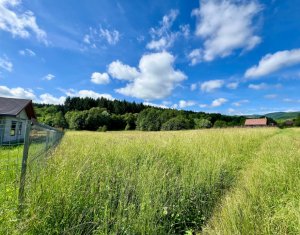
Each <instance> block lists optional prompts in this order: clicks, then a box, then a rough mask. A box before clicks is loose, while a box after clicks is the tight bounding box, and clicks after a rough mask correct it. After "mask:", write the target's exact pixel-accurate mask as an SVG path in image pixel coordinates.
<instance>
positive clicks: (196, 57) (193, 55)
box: [188, 49, 203, 65]
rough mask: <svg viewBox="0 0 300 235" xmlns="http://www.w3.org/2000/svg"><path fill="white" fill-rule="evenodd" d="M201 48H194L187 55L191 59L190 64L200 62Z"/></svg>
mask: <svg viewBox="0 0 300 235" xmlns="http://www.w3.org/2000/svg"><path fill="white" fill-rule="evenodd" d="M202 56H203V53H202V50H201V49H194V50H192V51H191V52H190V54H189V55H188V58H189V60H190V61H191V65H195V64H198V63H200V62H201V60H202Z"/></svg>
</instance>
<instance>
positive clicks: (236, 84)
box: [226, 82, 239, 90]
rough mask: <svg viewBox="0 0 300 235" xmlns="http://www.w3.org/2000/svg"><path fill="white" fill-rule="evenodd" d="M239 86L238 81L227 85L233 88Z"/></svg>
mask: <svg viewBox="0 0 300 235" xmlns="http://www.w3.org/2000/svg"><path fill="white" fill-rule="evenodd" d="M238 86H239V83H238V82H231V83H228V84H227V85H226V87H227V88H229V89H232V90H234V89H236V88H238Z"/></svg>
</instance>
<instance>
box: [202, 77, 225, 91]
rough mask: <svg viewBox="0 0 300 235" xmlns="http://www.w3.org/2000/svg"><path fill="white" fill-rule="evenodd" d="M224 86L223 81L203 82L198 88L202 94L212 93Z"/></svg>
mask: <svg viewBox="0 0 300 235" xmlns="http://www.w3.org/2000/svg"><path fill="white" fill-rule="evenodd" d="M223 85H224V81H223V80H210V81H206V82H203V83H202V84H201V86H200V88H201V90H202V91H203V92H212V91H214V90H216V89H219V88H221V87H222V86H223Z"/></svg>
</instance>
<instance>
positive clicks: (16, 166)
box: [0, 145, 23, 234]
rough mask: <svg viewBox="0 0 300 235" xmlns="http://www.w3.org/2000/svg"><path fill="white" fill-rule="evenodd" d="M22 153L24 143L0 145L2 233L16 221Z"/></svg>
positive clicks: (0, 223)
mask: <svg viewBox="0 0 300 235" xmlns="http://www.w3.org/2000/svg"><path fill="white" fill-rule="evenodd" d="M22 153H23V146H22V145H19V146H10V147H0V234H5V233H6V232H7V229H8V228H10V227H11V226H12V224H14V223H15V221H14V220H15V217H16V215H17V213H16V212H17V206H18V204H17V203H18V186H19V183H18V182H19V178H20V166H21V160H22ZM1 225H2V226H1Z"/></svg>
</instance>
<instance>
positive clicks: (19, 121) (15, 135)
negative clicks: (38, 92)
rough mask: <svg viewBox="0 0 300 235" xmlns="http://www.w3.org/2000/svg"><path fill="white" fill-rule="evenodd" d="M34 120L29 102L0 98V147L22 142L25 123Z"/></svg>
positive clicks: (33, 113) (30, 102)
mask: <svg viewBox="0 0 300 235" xmlns="http://www.w3.org/2000/svg"><path fill="white" fill-rule="evenodd" d="M34 120H36V115H35V112H34V109H33V105H32V101H31V100H25V99H15V98H4V97H0V145H3V144H9V143H18V142H22V141H23V139H24V134H25V128H26V123H27V121H34Z"/></svg>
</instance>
